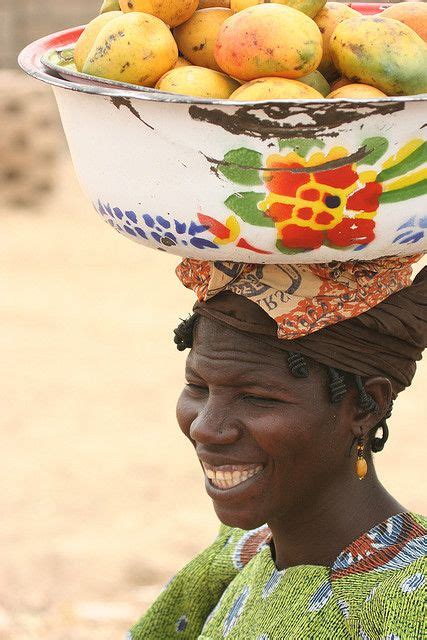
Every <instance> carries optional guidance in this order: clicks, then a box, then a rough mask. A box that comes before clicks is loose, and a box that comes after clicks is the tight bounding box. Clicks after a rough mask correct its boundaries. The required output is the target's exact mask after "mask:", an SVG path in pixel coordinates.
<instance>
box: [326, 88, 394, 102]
mask: <svg viewBox="0 0 427 640" xmlns="http://www.w3.org/2000/svg"><path fill="white" fill-rule="evenodd" d="M326 97H327V98H335V99H336V100H339V99H340V98H354V99H355V100H369V98H387V96H386V94H385V93H383V92H382V91H380V90H379V89H376V88H375V87H370V86H369V85H368V84H346V85H344V86H343V87H340V88H339V89H335V91H331V93H330V94H329V95H327V96H326Z"/></svg>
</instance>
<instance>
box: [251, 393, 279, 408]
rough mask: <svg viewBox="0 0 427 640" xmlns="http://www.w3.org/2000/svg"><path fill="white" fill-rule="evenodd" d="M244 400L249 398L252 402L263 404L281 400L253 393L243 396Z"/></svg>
mask: <svg viewBox="0 0 427 640" xmlns="http://www.w3.org/2000/svg"><path fill="white" fill-rule="evenodd" d="M244 400H249V402H252V403H253V404H259V405H264V406H267V405H272V404H279V403H280V402H281V400H277V399H276V398H265V397H263V396H254V395H247V396H244Z"/></svg>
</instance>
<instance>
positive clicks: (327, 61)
mask: <svg viewBox="0 0 427 640" xmlns="http://www.w3.org/2000/svg"><path fill="white" fill-rule="evenodd" d="M356 16H360V13H359V12H358V11H355V10H354V9H352V8H351V7H348V6H347V5H346V4H342V3H341V2H328V3H327V4H326V6H325V7H323V9H321V10H320V11H319V13H318V14H317V15H316V17H315V18H314V21H315V23H316V24H317V26H318V27H319V29H320V33H321V34H322V40H323V45H322V48H323V54H322V59H321V61H320V64H319V71H320V73H321V74H323V75H324V76H325V78H326V79H327V80H328V81H329V82H330V81H331V80H333V79H334V77H336V76H337V75H338V73H337V70H336V69H335V66H334V63H333V62H332V56H331V50H330V40H331V35H332V33H333V32H334V30H335V27H336V26H337V24H339V23H340V22H342V21H343V20H347V19H348V18H353V17H356Z"/></svg>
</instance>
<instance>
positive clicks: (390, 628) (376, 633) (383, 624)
mask: <svg viewBox="0 0 427 640" xmlns="http://www.w3.org/2000/svg"><path fill="white" fill-rule="evenodd" d="M361 541H362V542H363V545H362V544H361V543H360V544H359V547H358V549H355V550H354V551H357V553H347V554H346V555H345V558H344V557H342V558H340V559H339V560H340V561H339V563H337V566H335V571H334V567H333V568H332V573H331V580H332V589H333V591H334V594H335V596H336V597H337V599H338V602H339V603H340V606H341V605H342V604H343V603H344V605H345V606H344V611H345V612H346V617H347V619H348V624H349V626H350V627H351V626H352V625H353V626H355V628H356V627H357V629H358V630H359V633H360V636H358V637H361V638H363V639H364V640H371V638H378V637H381V638H390V639H398V640H413V639H415V638H423V637H427V635H425V634H426V632H427V629H426V602H427V518H426V517H424V516H421V515H419V514H415V513H402V514H397V515H396V516H393V517H392V518H390V519H389V520H387V521H386V522H384V523H382V524H381V525H378V526H376V527H374V528H373V529H372V530H371V531H370V532H369V533H368V534H366V535H365V536H364V537H362V539H361Z"/></svg>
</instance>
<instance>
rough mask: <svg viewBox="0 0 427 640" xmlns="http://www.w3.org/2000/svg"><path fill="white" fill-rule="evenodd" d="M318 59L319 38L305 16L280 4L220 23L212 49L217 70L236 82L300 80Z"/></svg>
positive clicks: (245, 13) (320, 46)
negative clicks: (276, 78) (236, 79)
mask: <svg viewBox="0 0 427 640" xmlns="http://www.w3.org/2000/svg"><path fill="white" fill-rule="evenodd" d="M321 57H322V36H321V34H320V31H319V29H318V27H317V25H316V23H315V22H314V21H313V20H311V18H309V17H308V16H306V15H304V14H303V13H301V11H297V10H296V9H292V8H291V7H287V6H285V5H280V4H275V3H271V4H259V5H256V6H255V7H249V9H244V10H243V11H239V13H235V14H234V15H232V16H231V17H230V18H228V19H227V20H226V21H225V22H223V23H222V25H221V27H220V30H219V33H218V38H217V42H216V47H215V60H216V61H217V63H218V65H219V66H220V68H221V69H222V70H223V71H224V72H225V73H227V74H228V75H230V76H232V77H233V78H238V79H239V80H243V81H247V80H254V79H255V78H261V77H271V76H279V77H283V78H300V77H302V76H305V75H307V74H308V73H311V72H312V71H314V70H315V69H316V68H317V66H318V64H319V62H320V60H321Z"/></svg>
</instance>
